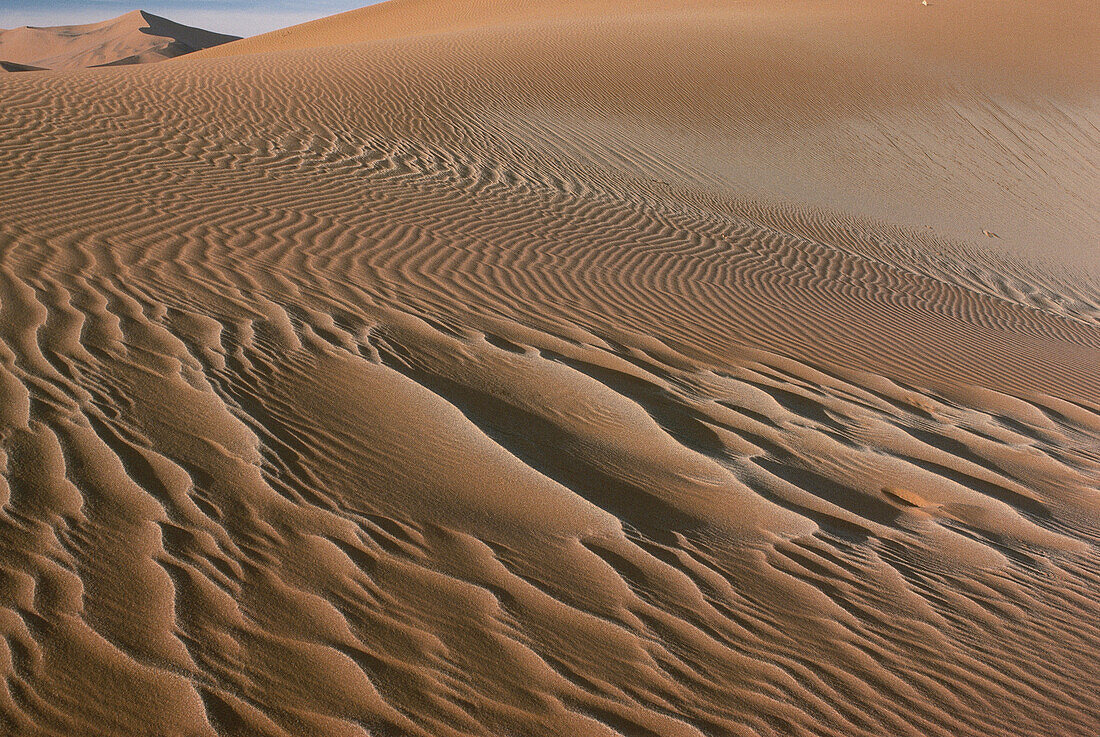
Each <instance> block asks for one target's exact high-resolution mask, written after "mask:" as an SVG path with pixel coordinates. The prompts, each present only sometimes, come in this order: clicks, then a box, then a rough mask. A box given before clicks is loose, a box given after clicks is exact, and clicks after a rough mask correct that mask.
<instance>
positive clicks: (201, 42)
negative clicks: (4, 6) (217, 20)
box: [0, 10, 239, 72]
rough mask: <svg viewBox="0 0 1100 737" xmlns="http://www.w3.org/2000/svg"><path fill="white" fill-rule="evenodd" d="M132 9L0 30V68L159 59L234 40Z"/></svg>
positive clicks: (59, 66)
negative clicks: (76, 21)
mask: <svg viewBox="0 0 1100 737" xmlns="http://www.w3.org/2000/svg"><path fill="white" fill-rule="evenodd" d="M238 38H239V37H238V36H227V35H225V34H223V33H212V32H210V31H204V30H202V29H201V28H192V27H191V26H185V25H181V24H179V23H174V22H172V21H170V20H167V19H166V18H160V17H158V16H155V15H153V14H151V13H146V12H144V11H141V10H135V11H132V12H130V13H126V14H125V15H120V16H119V17H118V18H112V19H111V20H106V21H102V22H100V23H89V24H86V25H80V26H51V27H45V28H38V27H33V26H31V27H28V26H23V27H22V28H13V29H10V30H5V29H2V28H0V59H3V61H0V65H2V66H3V69H4V70H5V71H9V72H15V71H30V69H26V68H25V67H33V68H34V69H79V68H80V67H93V66H108V65H114V64H142V63H148V62H153V61H163V60H164V59H171V58H173V57H176V56H182V55H183V54H189V53H191V52H193V51H197V50H199V49H205V48H209V47H212V46H217V45H218V44H224V43H229V42H230V41H236V40H238Z"/></svg>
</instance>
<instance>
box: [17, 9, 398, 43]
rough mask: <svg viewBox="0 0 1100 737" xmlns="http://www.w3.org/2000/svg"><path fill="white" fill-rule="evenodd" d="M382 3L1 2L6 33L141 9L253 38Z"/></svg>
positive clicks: (201, 26)
mask: <svg viewBox="0 0 1100 737" xmlns="http://www.w3.org/2000/svg"><path fill="white" fill-rule="evenodd" d="M375 2H378V0H313V1H312V2H309V0H298V1H297V2H296V1H294V0H267V2H262V1H260V0H0V28H15V27H16V26H60V25H73V24H78V23H93V22H95V21H100V20H106V19H108V18H114V17H115V16H118V15H122V14H123V13H126V12H129V11H131V10H137V9H139V8H140V9H141V10H144V11H146V12H149V13H153V14H154V15H159V16H162V17H164V18H168V19H170V20H174V21H176V22H177V23H184V24H186V25H189V26H198V27H200V28H205V29H207V30H209V31H218V32H220V33H232V34H235V35H237V36H252V35H255V34H257V33H264V32H265V31H273V30H275V29H276V28H284V27H286V26H291V25H294V24H295V23H303V22H305V21H307V20H312V19H314V18H321V17H324V16H326V15H332V14H333V13H340V12H342V11H345V10H353V9H355V8H361V7H363V6H364V5H373V4H374V3H375Z"/></svg>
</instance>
